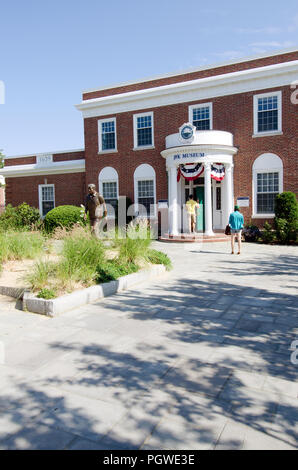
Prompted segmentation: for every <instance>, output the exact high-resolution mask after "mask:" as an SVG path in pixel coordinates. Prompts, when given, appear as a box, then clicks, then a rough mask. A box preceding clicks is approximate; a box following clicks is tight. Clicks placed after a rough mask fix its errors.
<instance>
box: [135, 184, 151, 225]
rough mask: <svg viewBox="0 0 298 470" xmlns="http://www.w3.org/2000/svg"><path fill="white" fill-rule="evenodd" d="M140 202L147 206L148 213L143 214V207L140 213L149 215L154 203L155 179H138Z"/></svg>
mask: <svg viewBox="0 0 298 470" xmlns="http://www.w3.org/2000/svg"><path fill="white" fill-rule="evenodd" d="M138 204H142V206H144V207H145V208H146V214H143V210H144V209H143V208H140V209H139V212H140V215H147V216H149V215H150V214H151V212H152V209H151V210H150V206H151V205H152V204H154V181H153V180H143V181H138Z"/></svg>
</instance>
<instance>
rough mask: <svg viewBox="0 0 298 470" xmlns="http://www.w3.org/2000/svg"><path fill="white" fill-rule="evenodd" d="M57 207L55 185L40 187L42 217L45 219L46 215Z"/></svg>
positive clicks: (42, 185)
mask: <svg viewBox="0 0 298 470" xmlns="http://www.w3.org/2000/svg"><path fill="white" fill-rule="evenodd" d="M54 207H55V194H54V185H53V184H47V185H46V184H41V185H39V211H40V214H41V217H45V216H46V214H47V213H48V212H49V211H50V210H52V209H54Z"/></svg>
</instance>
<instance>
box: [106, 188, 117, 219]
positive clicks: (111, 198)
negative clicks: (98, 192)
mask: <svg viewBox="0 0 298 470" xmlns="http://www.w3.org/2000/svg"><path fill="white" fill-rule="evenodd" d="M102 195H103V198H104V200H105V202H106V204H110V205H111V206H112V207H113V208H114V211H115V213H116V209H117V202H118V191H117V181H108V182H106V181H104V182H103V183H102ZM107 209H108V215H111V214H109V207H108V206H107Z"/></svg>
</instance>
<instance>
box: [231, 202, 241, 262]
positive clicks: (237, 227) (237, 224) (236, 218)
mask: <svg viewBox="0 0 298 470" xmlns="http://www.w3.org/2000/svg"><path fill="white" fill-rule="evenodd" d="M243 224H244V217H243V215H242V214H241V213H240V212H239V206H235V207H234V212H232V213H231V214H230V218H229V226H230V227H231V245H232V255H233V254H234V248H235V236H236V235H237V239H238V253H237V254H238V255H240V253H241V233H242V229H243Z"/></svg>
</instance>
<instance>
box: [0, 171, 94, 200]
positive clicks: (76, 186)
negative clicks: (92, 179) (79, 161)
mask: <svg viewBox="0 0 298 470" xmlns="http://www.w3.org/2000/svg"><path fill="white" fill-rule="evenodd" d="M39 184H54V185H55V203H56V206H60V205H64V204H72V205H75V206H79V205H80V204H84V200H85V173H73V174H63V175H39V176H26V177H18V178H6V204H12V205H13V206H17V205H19V204H21V203H22V202H27V204H29V205H30V206H32V207H36V208H39V202H38V185H39Z"/></svg>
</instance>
